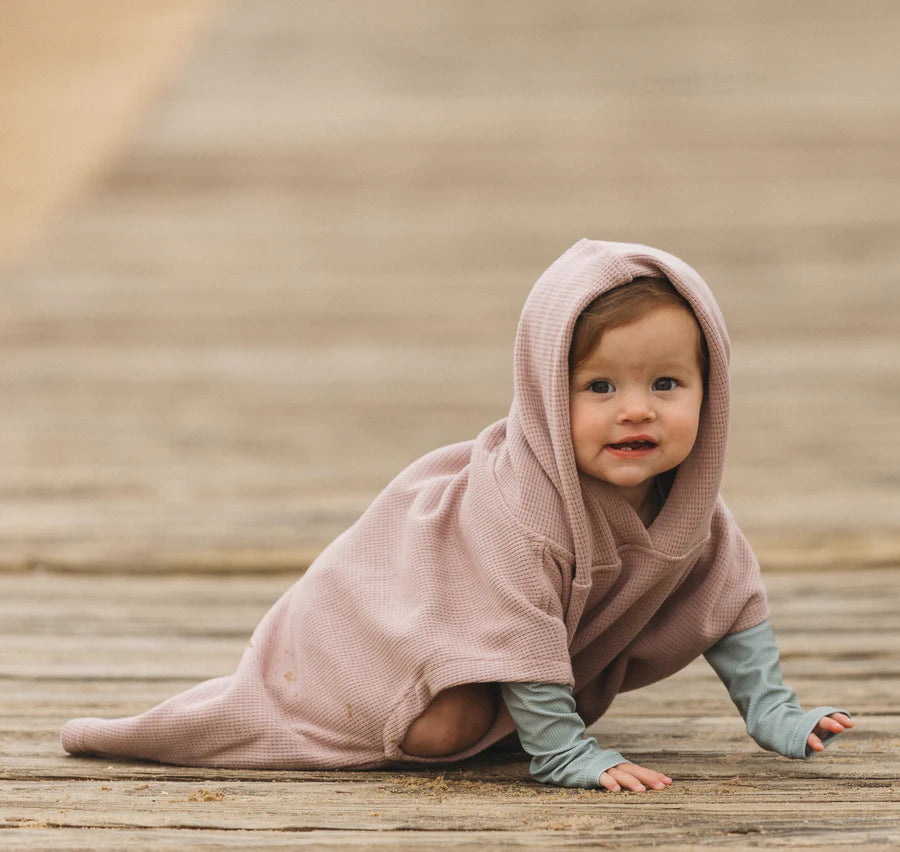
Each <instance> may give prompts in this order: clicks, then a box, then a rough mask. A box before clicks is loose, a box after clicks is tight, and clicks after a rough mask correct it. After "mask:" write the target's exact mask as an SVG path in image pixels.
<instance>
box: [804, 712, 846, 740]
mask: <svg viewBox="0 0 900 852" xmlns="http://www.w3.org/2000/svg"><path fill="white" fill-rule="evenodd" d="M852 727H853V722H852V721H851V720H850V719H848V718H847V717H846V716H845V715H844V714H843V713H835V714H834V715H833V716H823V717H822V718H821V719H819V723H818V724H817V725H816V727H815V728H813V730H814V731H815V733H817V734H818V735H819V736H822V734H842V733H843V732H844V729H845V728H852Z"/></svg>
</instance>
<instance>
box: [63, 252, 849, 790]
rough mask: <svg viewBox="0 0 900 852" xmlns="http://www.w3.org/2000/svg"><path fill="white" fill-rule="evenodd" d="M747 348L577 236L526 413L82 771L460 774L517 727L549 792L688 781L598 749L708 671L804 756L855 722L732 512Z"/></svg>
mask: <svg viewBox="0 0 900 852" xmlns="http://www.w3.org/2000/svg"><path fill="white" fill-rule="evenodd" d="M728 357H729V348H728V337H727V333H726V330H725V326H724V322H723V321H722V317H721V314H720V313H719V310H718V307H717V305H716V303H715V301H714V299H713V297H712V294H711V293H710V291H709V290H708V288H707V287H706V285H705V284H704V282H703V281H702V279H701V278H700V277H699V275H697V273H696V272H695V271H694V270H693V269H691V268H690V267H689V266H687V265H686V264H684V263H683V262H682V261H680V260H679V259H678V258H675V257H673V256H672V255H669V254H666V253H665V252H661V251H658V250H656V249H651V248H649V247H647V246H639V245H628V244H617V243H607V242H599V241H589V240H581V241H580V242H578V243H576V244H575V245H574V246H573V247H572V248H570V249H569V250H568V251H567V252H565V253H564V254H563V255H562V256H561V257H560V258H559V259H558V260H557V261H556V262H555V263H554V264H553V265H552V266H551V267H550V268H549V269H548V270H547V271H546V272H545V273H544V275H542V276H541V278H540V279H539V280H538V282H537V283H536V284H535V286H534V288H533V289H532V291H531V294H530V295H529V297H528V300H527V302H526V304H525V308H524V310H523V313H522V317H521V320H520V323H519V328H518V332H517V335H516V346H515V362H514V366H515V370H514V391H515V393H514V398H513V403H512V406H511V409H510V412H509V415H508V416H507V417H505V418H503V419H502V420H500V421H498V422H497V423H494V424H492V425H491V426H488V427H487V428H486V429H485V430H484V431H482V432H481V434H480V435H478V437H477V438H475V439H474V440H472V441H465V442H461V443H458V444H453V445H450V446H448V447H443V448H441V449H438V450H435V451H433V452H431V453H429V454H427V455H426V456H424V457H422V458H421V459H419V460H418V461H416V462H414V463H413V464H412V465H410V466H409V467H408V468H406V470H404V471H403V472H401V473H400V474H399V475H398V476H397V477H396V478H395V479H394V480H393V481H392V482H391V483H390V484H389V485H388V486H387V487H386V488H385V490H384V491H383V492H382V493H381V494H380V495H379V496H378V497H377V498H376V499H375V501H374V502H373V503H372V505H371V506H369V508H368V509H367V510H366V512H365V513H364V514H363V515H362V517H361V518H360V519H359V520H358V521H357V522H356V523H355V524H354V525H353V526H352V527H351V528H350V529H348V530H347V531H346V532H344V533H343V534H342V535H341V536H339V537H338V538H337V539H336V540H335V541H334V542H332V543H331V544H330V545H329V546H328V547H327V548H326V549H325V550H324V551H323V552H322V554H321V555H320V556H319V557H318V559H316V561H315V562H314V563H313V564H312V566H310V568H309V570H308V571H307V572H306V573H305V574H304V576H303V577H302V578H301V579H300V580H299V581H297V583H295V584H294V586H292V587H291V588H290V589H288V591H287V592H285V594H284V595H283V596H282V597H281V599H280V600H279V601H278V602H277V603H276V604H275V605H274V607H273V608H272V609H271V610H270V611H269V613H268V614H267V615H266V616H265V618H264V619H263V620H262V622H261V623H260V625H259V626H258V627H257V629H256V631H255V632H254V634H253V638H252V639H251V642H250V647H249V648H248V649H247V650H246V651H245V653H244V656H243V658H242V660H241V663H240V665H239V666H238V669H237V671H236V672H235V674H233V675H230V676H228V677H222V678H216V679H214V680H210V681H206V682H204V683H201V684H199V685H198V686H195V687H194V688H193V689H190V690H188V691H187V692H184V693H181V694H180V695H176V696H175V697H173V698H171V699H169V700H168V701H165V702H163V703H162V704H160V705H159V706H157V707H155V708H153V709H152V710H149V711H147V712H146V713H143V714H141V715H139V716H133V717H128V718H124V719H114V720H108V721H105V720H101V719H76V720H73V721H71V722H69V723H67V725H66V726H65V727H64V728H63V732H62V742H63V746H64V747H65V748H66V749H67V750H68V751H69V752H72V753H73V754H77V753H105V754H115V755H121V756H131V757H140V758H145V759H151V760H158V761H163V762H168V763H177V764H185V765H198V766H228V767H260V768H295V769H312V768H351V767H352V768H373V767H384V766H389V765H396V764H397V763H401V762H402V763H409V762H431V763H438V762H446V761H455V760H459V759H461V758H464V757H467V756H469V755H472V754H475V753H477V752H479V751H482V750H483V749H485V748H487V747H488V746H490V745H492V744H494V743H496V742H497V741H499V740H501V739H502V738H504V737H506V736H507V735H509V734H511V733H512V732H514V731H517V732H518V736H519V739H520V741H521V743H522V745H523V747H524V748H525V750H526V751H527V752H529V754H530V755H531V757H532V760H531V771H532V775H533V776H534V777H535V778H536V779H537V780H539V781H542V782H545V783H553V784H559V785H563V786H583V787H603V788H605V789H607V790H611V791H616V790H620V789H623V788H624V789H629V790H636V791H644V790H647V789H663V788H664V787H666V786H668V785H669V784H671V783H672V782H671V779H670V778H669V777H668V776H666V775H664V774H662V773H661V772H658V771H655V770H653V769H649V768H645V767H642V766H638V765H636V764H633V763H630V762H629V761H628V760H627V759H626V758H625V757H623V756H622V755H621V754H619V753H618V752H616V751H612V750H609V749H603V748H601V747H600V746H599V745H598V744H597V742H596V740H594V739H593V738H586V737H585V736H584V731H585V724H591V723H592V722H593V721H595V720H596V719H597V718H599V717H600V716H601V715H602V714H603V713H604V712H605V711H606V709H607V708H608V707H609V705H610V703H611V702H612V701H613V699H614V698H615V696H616V695H617V694H618V693H619V692H623V691H626V690H630V689H636V688H638V687H641V686H644V685H646V684H649V683H652V682H654V681H657V680H660V679H662V678H664V677H667V676H668V675H670V674H672V673H674V672H675V671H677V670H679V669H681V668H682V667H684V666H685V665H687V664H688V663H689V662H690V661H691V660H693V659H695V658H696V657H698V656H700V655H705V657H706V659H707V660H708V661H709V663H710V664H711V665H712V667H713V669H714V670H715V671H716V673H717V674H718V676H719V677H720V678H721V680H722V681H723V682H724V684H725V685H726V687H727V688H728V691H729V693H730V695H731V698H732V700H733V701H734V702H735V704H736V705H737V707H738V709H739V710H740V712H741V714H742V715H743V717H744V719H745V720H746V724H747V729H748V731H749V733H750V735H751V736H752V737H753V738H754V739H755V740H756V741H757V742H758V743H759V744H760V745H761V746H763V747H764V748H767V749H771V750H773V751H777V752H779V753H781V754H783V755H786V756H788V757H799V758H802V757H809V756H810V755H811V754H812V753H813V752H816V751H821V750H822V749H823V748H824V747H825V745H827V744H828V742H829V741H830V740H832V739H833V738H834V737H836V736H837V735H838V734H840V733H842V732H843V731H844V730H845V729H847V728H850V727H852V725H853V722H852V721H851V720H850V718H849V715H848V714H847V713H846V712H844V711H841V710H838V709H836V708H834V707H819V708H816V709H815V710H811V711H809V712H804V711H803V710H802V709H801V707H800V706H799V704H798V703H797V700H796V697H795V696H794V693H793V692H792V691H791V690H790V689H788V688H787V687H785V686H784V684H783V683H782V681H781V672H780V668H779V653H778V648H777V645H776V643H775V638H774V635H773V633H772V630H771V628H770V626H769V623H768V621H767V620H766V616H767V608H766V599H765V591H764V588H763V585H762V581H761V578H760V573H759V567H758V565H757V563H756V560H755V558H754V557H753V553H752V551H751V550H750V548H749V546H748V545H747V543H746V541H745V539H744V537H743V536H742V535H741V533H740V531H739V530H738V528H737V526H736V525H735V523H734V521H733V519H732V518H731V515H730V514H729V512H728V509H727V508H726V506H725V504H724V503H723V502H722V500H721V497H720V496H719V483H720V480H721V474H722V464H723V461H724V452H725V442H726V437H727V431H728V411H729V396H728V395H729V378H728Z"/></svg>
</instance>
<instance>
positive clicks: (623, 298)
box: [569, 278, 709, 380]
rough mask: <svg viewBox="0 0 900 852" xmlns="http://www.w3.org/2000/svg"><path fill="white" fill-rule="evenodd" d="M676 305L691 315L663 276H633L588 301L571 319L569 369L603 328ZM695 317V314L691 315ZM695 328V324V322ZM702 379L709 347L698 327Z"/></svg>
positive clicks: (685, 302) (587, 352)
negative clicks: (659, 308) (577, 314)
mask: <svg viewBox="0 0 900 852" xmlns="http://www.w3.org/2000/svg"><path fill="white" fill-rule="evenodd" d="M663 305H676V306H677V307H680V308H686V309H687V310H689V311H690V312H691V315H692V316H693V315H694V312H693V310H692V308H691V305H690V302H688V300H687V299H685V298H684V296H682V295H681V293H679V292H678V291H677V290H676V289H675V288H674V287H673V286H672V285H671V284H670V283H669V282H668V281H667V280H666V279H665V278H635V279H634V280H633V281H632V282H631V283H629V284H624V285H622V286H621V287H616V288H614V289H612V290H608V291H607V292H606V293H603V294H602V295H601V296H598V297H597V298H596V299H594V301H593V302H591V303H590V304H589V305H588V306H587V307H586V308H585V309H584V310H583V311H582V312H581V314H580V315H579V317H578V319H577V320H576V321H575V328H574V329H573V330H572V343H571V345H570V346H569V371H570V372H571V371H572V370H574V369H575V368H576V367H577V366H578V365H579V364H580V363H581V362H582V361H584V360H585V359H586V358H588V357H590V354H591V352H593V351H594V349H595V348H596V347H597V345H598V344H599V343H600V338H601V337H602V335H603V332H604V331H609V330H610V329H613V328H618V327H619V326H622V325H628V324H629V323H632V322H635V321H636V320H639V319H640V318H641V317H642V316H644V315H645V314H647V313H648V312H649V311H651V310H652V309H653V308H657V307H661V306H663ZM695 319H696V317H695ZM697 325H698V327H699V323H698V324H697ZM697 358H698V360H699V361H700V368H701V370H702V372H703V378H704V380H705V379H706V375H707V373H708V371H709V349H708V348H707V345H706V338H705V337H704V336H703V330H702V329H700V351H699V352H698V353H697Z"/></svg>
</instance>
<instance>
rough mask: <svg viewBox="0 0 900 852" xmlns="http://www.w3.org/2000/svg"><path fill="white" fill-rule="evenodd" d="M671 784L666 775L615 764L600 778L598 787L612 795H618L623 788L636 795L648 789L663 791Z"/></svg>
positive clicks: (637, 767) (632, 766) (639, 767)
mask: <svg viewBox="0 0 900 852" xmlns="http://www.w3.org/2000/svg"><path fill="white" fill-rule="evenodd" d="M671 783H672V779H671V778H669V776H668V775H663V774H662V772H655V771H654V770H652V769H645V768H644V767H643V766H638V765H637V764H636V763H617V764H616V765H615V766H614V767H613V768H612V769H607V770H606V772H604V773H603V774H602V775H601V776H600V786H601V787H605V788H606V789H607V790H609V791H610V792H612V793H618V792H619V791H620V790H621V789H622V788H623V787H624V788H625V789H626V790H634V792H636V793H645V792H646V791H647V788H648V787H649V788H650V789H651V790H665V789H666V787H668V786H669V784H671Z"/></svg>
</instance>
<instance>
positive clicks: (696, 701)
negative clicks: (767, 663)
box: [0, 569, 900, 850]
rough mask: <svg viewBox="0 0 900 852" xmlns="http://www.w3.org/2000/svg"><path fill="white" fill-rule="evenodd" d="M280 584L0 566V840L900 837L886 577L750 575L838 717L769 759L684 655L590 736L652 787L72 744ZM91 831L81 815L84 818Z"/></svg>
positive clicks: (778, 841) (796, 682) (204, 844)
mask: <svg viewBox="0 0 900 852" xmlns="http://www.w3.org/2000/svg"><path fill="white" fill-rule="evenodd" d="M293 579H294V578H293V577H290V576H286V575H278V576H269V577H262V576H250V577H248V576H231V577H163V576H152V575H149V576H148V575H143V576H131V577H120V578H113V577H110V576H103V577H96V576H90V575H79V576H60V575H55V574H47V573H44V574H40V573H39V574H7V575H3V576H0V678H2V680H0V683H2V693H0V696H2V697H0V779H2V781H0V846H2V847H3V848H4V849H6V848H9V849H14V848H15V849H42V848H55V849H84V848H103V847H115V848H134V849H156V848H173V849H175V848H178V849H185V848H212V847H228V848H254V847H260V846H292V847H298V848H309V849H326V848H327V849H341V848H371V849H389V848H408V849H435V848H454V849H473V850H474V849H491V848H509V847H520V848H543V847H546V848H554V849H556V848H558V849H583V848H604V847H608V846H615V847H628V848H641V847H647V848H650V847H657V846H659V847H666V848H670V849H691V848H696V847H699V846H708V847H710V848H726V847H727V848H731V847H734V848H745V847H750V846H766V847H791V848H814V849H818V848H826V847H836V848H844V849H846V848H850V847H856V848H866V849H868V848H873V849H874V848H879V847H882V848H885V847H894V848H896V846H898V845H900V755H898V746H900V716H898V713H897V707H898V704H900V621H898V618H897V600H898V599H900V569H880V570H860V571H855V570H851V569H848V570H847V571H846V572H840V573H838V572H829V573H826V574H819V575H810V574H807V575H803V576H802V577H798V576H796V575H793V574H789V573H788V574H775V575H772V576H770V577H769V589H770V594H771V597H772V604H773V622H774V624H775V626H776V629H777V630H778V633H779V634H780V641H781V644H782V649H783V652H784V661H783V666H784V669H785V672H786V677H787V679H788V680H789V682H791V684H792V685H793V686H794V687H795V689H797V691H798V693H799V694H800V696H801V697H802V700H803V701H804V703H805V704H807V705H813V706H814V705H815V704H817V703H835V704H838V705H842V706H843V705H846V706H847V708H848V709H850V710H851V711H852V712H853V713H854V714H855V715H856V719H857V727H856V729H855V730H853V731H852V732H850V733H848V734H845V735H844V740H843V742H838V743H835V745H834V746H832V747H831V748H830V749H828V750H827V751H826V752H825V754H824V755H821V756H818V757H816V758H814V759H813V760H811V761H808V762H806V761H789V760H786V759H784V758H781V757H777V756H775V755H771V754H769V753H766V752H763V751H761V750H760V749H758V748H757V747H756V746H755V745H754V744H753V742H752V741H751V740H750V739H749V738H748V737H747V736H746V734H745V733H744V731H743V727H742V724H741V721H740V718H739V717H738V716H737V713H736V711H735V710H734V709H733V708H732V706H731V704H730V702H729V700H728V697H727V694H726V693H725V690H724V688H723V687H722V686H721V684H720V683H719V682H718V680H717V679H716V677H715V675H714V674H713V673H712V671H711V670H710V669H709V668H708V667H707V666H706V664H705V663H703V662H702V661H699V662H697V663H695V664H692V665H691V666H689V667H688V668H687V669H685V670H684V671H683V672H681V673H679V674H678V675H677V676H675V677H674V678H671V679H669V680H668V681H665V682H663V683H660V684H657V685H654V686H653V687H650V688H648V689H645V690H641V691H638V692H635V693H630V694H626V695H623V696H620V698H619V699H617V701H616V702H615V704H614V706H613V708H612V709H611V711H610V713H609V714H608V715H607V716H605V717H604V718H603V719H601V720H600V722H599V723H597V724H596V725H595V726H594V727H593V728H592V729H591V732H592V733H593V734H595V735H596V736H597V737H598V739H599V740H600V741H601V742H603V743H607V744H609V745H611V746H614V747H616V748H619V749H621V750H622V751H623V752H624V753H625V754H626V755H628V756H631V757H633V758H634V759H636V760H638V761H640V762H641V763H645V764H646V765H650V766H654V767H657V768H660V769H662V770H664V771H665V772H667V773H668V774H669V775H671V776H672V778H673V779H674V780H675V783H674V785H673V786H672V787H671V788H670V789H669V790H667V791H666V792H663V793H648V794H644V795H638V794H632V793H628V794H608V793H602V792H599V791H586V790H581V791H578V790H560V789H556V788H550V787H543V786H540V785H538V784H535V783H534V782H532V781H530V780H529V778H528V771H527V762H526V759H525V757H524V755H522V754H519V753H516V754H510V753H507V754H502V753H491V754H488V755H486V756H483V757H479V758H476V759H473V760H470V761H467V762H465V763H463V764H459V765H456V766H452V767H449V768H445V769H443V770H442V771H437V770H424V771H423V770H419V769H417V770H413V771H408V770H402V769H399V770H397V771H394V772H365V773H359V772H252V771H233V770H228V771H225V770H207V769H186V768H179V767H171V766H160V765H154V764H148V763H140V762H128V761H111V760H109V759H105V758H94V759H85V758H72V757H69V756H66V755H64V753H63V752H62V751H61V749H60V746H59V744H58V731H59V727H60V725H61V723H62V722H63V721H64V720H65V719H66V718H68V717H70V716H73V715H104V716H113V715H123V714H129V713H134V712H140V711H142V710H144V709H147V708H148V707H149V706H151V705H152V704H154V703H156V702H158V701H160V700H162V699H164V698H166V697H168V696H169V695H172V694H174V693H175V692H177V691H180V690H182V689H184V688H187V687H188V686H190V685H192V684H193V683H195V682H197V681H199V680H202V679H204V678H207V677H214V676H217V675H221V674H227V673H229V672H231V671H233V670H234V667H235V665H236V663H237V660H238V659H239V657H240V654H241V651H242V649H243V648H244V646H245V645H246V642H247V637H248V636H249V634H250V632H251V630H252V629H253V627H254V626H255V624H256V622H257V621H258V619H259V618H260V617H261V615H262V614H263V613H264V612H265V611H266V609H267V608H268V606H269V605H270V604H271V603H272V602H273V601H274V600H275V599H276V597H277V596H278V595H279V594H280V593H281V591H283V590H284V588H286V586H287V585H288V584H289V583H291V582H292V581H293ZM98 829H102V831H99V830H98Z"/></svg>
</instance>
